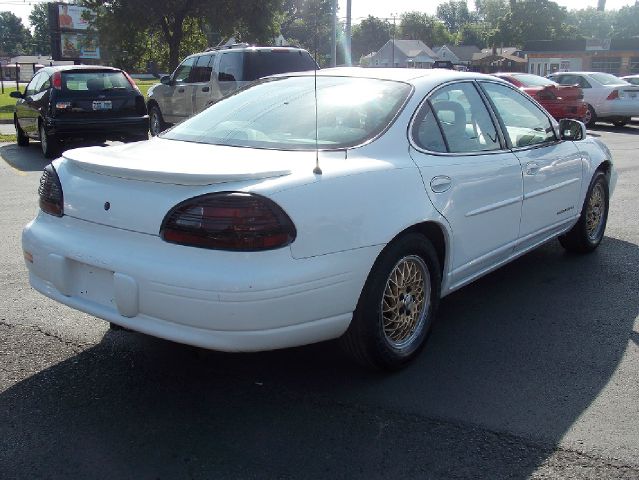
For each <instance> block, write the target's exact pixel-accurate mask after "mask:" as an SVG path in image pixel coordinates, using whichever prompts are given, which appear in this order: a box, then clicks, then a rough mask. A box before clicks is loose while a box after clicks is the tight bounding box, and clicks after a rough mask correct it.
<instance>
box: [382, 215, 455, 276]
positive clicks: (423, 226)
mask: <svg viewBox="0 0 639 480" xmlns="http://www.w3.org/2000/svg"><path fill="white" fill-rule="evenodd" d="M406 233H419V234H421V235H424V236H425V237H426V238H428V240H430V242H431V243H432V244H433V247H434V248H435V252H437V260H439V268H440V270H441V272H440V273H441V274H442V278H443V277H444V264H445V262H446V237H445V235H444V229H443V227H442V226H441V225H439V224H438V223H435V222H422V223H417V224H415V225H413V226H412V227H409V228H407V229H406V230H404V231H403V232H401V233H400V234H398V235H397V236H396V237H395V238H399V237H401V236H402V235H404V234H406ZM393 240H394V239H393Z"/></svg>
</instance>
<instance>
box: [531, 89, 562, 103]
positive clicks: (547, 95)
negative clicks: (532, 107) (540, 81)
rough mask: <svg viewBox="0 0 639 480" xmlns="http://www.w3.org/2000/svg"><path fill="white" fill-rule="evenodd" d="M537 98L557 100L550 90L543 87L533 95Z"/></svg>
mask: <svg viewBox="0 0 639 480" xmlns="http://www.w3.org/2000/svg"><path fill="white" fill-rule="evenodd" d="M535 97H537V98H538V99H539V100H557V96H556V95H555V94H554V93H553V92H551V91H550V90H547V89H545V88H544V89H543V90H540V91H539V92H537V94H536V95H535Z"/></svg>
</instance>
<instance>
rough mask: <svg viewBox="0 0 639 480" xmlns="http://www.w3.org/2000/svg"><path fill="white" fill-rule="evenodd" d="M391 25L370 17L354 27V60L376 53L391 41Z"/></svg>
mask: <svg viewBox="0 0 639 480" xmlns="http://www.w3.org/2000/svg"><path fill="white" fill-rule="evenodd" d="M391 28H392V26H391V24H390V22H388V21H387V20H382V19H380V18H377V17H373V16H371V15H369V16H368V17H367V18H365V19H364V20H362V21H361V22H360V23H358V24H357V25H355V26H354V27H353V37H352V41H351V51H352V56H353V59H354V60H357V59H359V58H361V57H362V56H363V55H368V54H369V53H371V52H376V51H377V50H379V49H380V48H382V47H383V46H384V44H385V43H386V42H387V41H388V40H389V39H390V32H391Z"/></svg>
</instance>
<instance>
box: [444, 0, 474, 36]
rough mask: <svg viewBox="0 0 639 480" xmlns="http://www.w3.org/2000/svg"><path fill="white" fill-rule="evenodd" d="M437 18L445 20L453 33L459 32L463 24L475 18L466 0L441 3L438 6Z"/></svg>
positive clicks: (451, 0) (450, 0)
mask: <svg viewBox="0 0 639 480" xmlns="http://www.w3.org/2000/svg"><path fill="white" fill-rule="evenodd" d="M437 18H439V19H440V20H441V21H442V22H444V25H446V28H448V31H449V32H451V33H457V32H458V31H459V29H460V28H461V27H462V25H465V24H467V23H470V22H471V21H472V20H473V18H472V15H471V13H470V11H468V4H467V3H466V0H449V1H448V2H445V3H442V4H440V5H439V6H438V7H437Z"/></svg>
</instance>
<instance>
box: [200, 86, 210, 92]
mask: <svg viewBox="0 0 639 480" xmlns="http://www.w3.org/2000/svg"><path fill="white" fill-rule="evenodd" d="M209 90H210V88H209V87H202V91H203V92H208V91H209Z"/></svg>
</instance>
